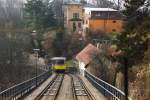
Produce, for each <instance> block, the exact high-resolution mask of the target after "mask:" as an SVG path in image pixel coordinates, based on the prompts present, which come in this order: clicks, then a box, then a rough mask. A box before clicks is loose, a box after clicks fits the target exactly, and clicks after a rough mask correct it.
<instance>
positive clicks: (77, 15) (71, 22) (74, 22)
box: [64, 2, 83, 32]
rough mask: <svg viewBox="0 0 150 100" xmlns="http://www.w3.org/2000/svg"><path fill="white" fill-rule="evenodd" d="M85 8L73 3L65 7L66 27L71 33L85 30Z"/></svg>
mask: <svg viewBox="0 0 150 100" xmlns="http://www.w3.org/2000/svg"><path fill="white" fill-rule="evenodd" d="M82 26H83V6H82V5H81V4H80V3H76V2H71V3H67V4H65V5H64V27H65V28H66V29H67V30H68V31H69V32H78V31H82V29H83V27H82Z"/></svg>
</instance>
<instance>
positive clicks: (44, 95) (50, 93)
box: [36, 74, 64, 100]
mask: <svg viewBox="0 0 150 100" xmlns="http://www.w3.org/2000/svg"><path fill="white" fill-rule="evenodd" d="M63 78H64V75H63V74H57V75H56V77H55V78H54V79H53V80H52V81H51V82H50V83H49V85H48V86H47V87H46V88H45V89H44V90H43V91H42V92H41V93H40V94H39V95H38V96H37V97H36V100H46V99H49V100H55V99H56V97H57V94H58V92H59V89H60V87H61V84H62V81H63Z"/></svg>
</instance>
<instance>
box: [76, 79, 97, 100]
mask: <svg viewBox="0 0 150 100" xmlns="http://www.w3.org/2000/svg"><path fill="white" fill-rule="evenodd" d="M78 78H79V81H80V82H81V83H82V87H83V88H84V90H85V91H86V93H87V94H88V97H89V99H90V100H96V99H95V97H94V96H93V94H92V93H91V91H90V90H89V89H88V87H87V86H86V84H85V83H84V82H83V81H82V79H81V78H80V77H79V76H78Z"/></svg>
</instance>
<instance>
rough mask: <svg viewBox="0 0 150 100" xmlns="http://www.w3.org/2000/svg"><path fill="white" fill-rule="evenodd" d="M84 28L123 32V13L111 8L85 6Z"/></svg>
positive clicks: (106, 31)
mask: <svg viewBox="0 0 150 100" xmlns="http://www.w3.org/2000/svg"><path fill="white" fill-rule="evenodd" d="M83 13H84V14H83V15H84V25H83V29H84V31H85V32H86V30H87V29H90V30H92V31H101V32H105V33H111V32H121V31H122V30H123V21H122V19H121V14H120V13H119V12H118V11H117V10H115V9H111V8H88V7H85V8H84V12H83Z"/></svg>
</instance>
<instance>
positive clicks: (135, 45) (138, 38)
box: [117, 0, 149, 67]
mask: <svg viewBox="0 0 150 100" xmlns="http://www.w3.org/2000/svg"><path fill="white" fill-rule="evenodd" d="M144 2H145V0H125V7H126V9H125V10H124V11H123V13H124V15H125V17H124V21H125V26H124V27H125V30H124V32H123V33H122V34H120V35H118V37H117V39H118V42H117V46H118V49H119V50H122V52H123V55H121V56H119V61H121V63H123V62H122V61H123V60H122V59H123V58H126V59H127V60H128V66H129V67H131V66H132V65H134V64H138V63H139V62H141V61H142V59H143V57H144V52H145V51H146V50H147V47H148V44H147V43H148V37H147V34H148V31H147V27H148V26H146V25H149V24H146V22H147V21H148V20H149V19H148V17H147V14H142V13H140V12H138V11H137V9H138V8H139V7H140V6H141V5H143V4H144Z"/></svg>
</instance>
